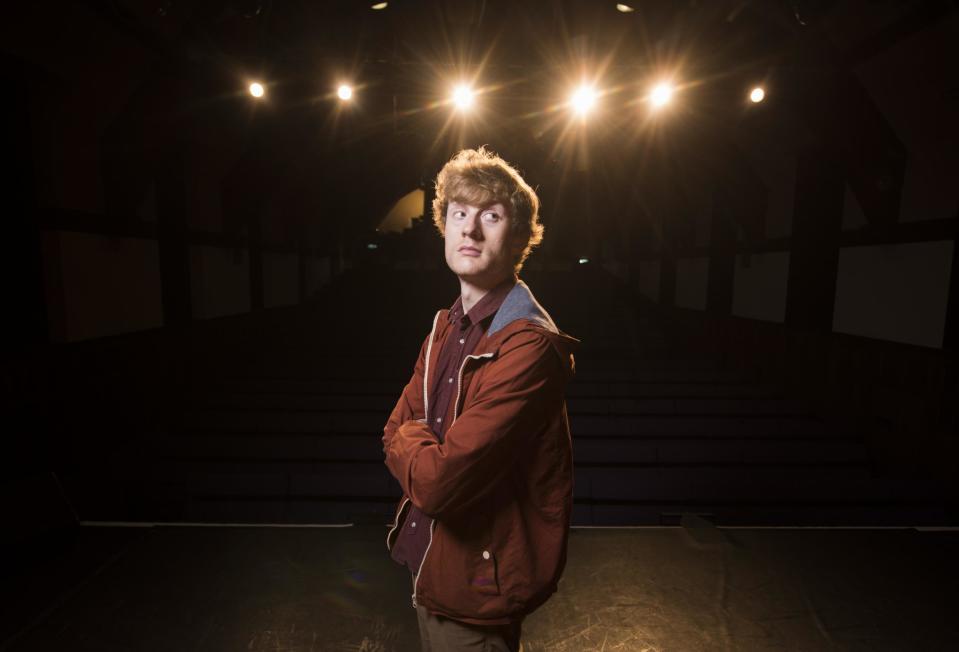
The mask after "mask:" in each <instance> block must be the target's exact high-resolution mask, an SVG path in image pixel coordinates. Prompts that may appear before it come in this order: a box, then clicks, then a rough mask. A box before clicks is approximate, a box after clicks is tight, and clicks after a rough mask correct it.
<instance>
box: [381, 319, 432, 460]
mask: <svg viewBox="0 0 959 652" xmlns="http://www.w3.org/2000/svg"><path fill="white" fill-rule="evenodd" d="M429 341H430V335H427V336H426V339H425V340H423V345H422V346H421V347H420V355H419V357H418V358H417V359H416V364H415V365H413V376H412V378H410V381H409V382H408V383H406V387H404V388H403V392H402V393H401V394H400V398H399V400H398V401H396V405H395V406H394V407H393V412H391V413H390V418H389V419H388V420H387V421H386V426H385V427H384V428H383V452H384V453H386V451H387V450H388V449H389V446H390V441H391V440H392V439H393V436H394V434H395V433H396V429H397V428H398V427H399V426H400V424H402V423H404V422H406V421H410V420H416V419H425V418H426V414H425V407H424V405H423V373H424V369H425V368H426V349H427V348H428V344H429Z"/></svg>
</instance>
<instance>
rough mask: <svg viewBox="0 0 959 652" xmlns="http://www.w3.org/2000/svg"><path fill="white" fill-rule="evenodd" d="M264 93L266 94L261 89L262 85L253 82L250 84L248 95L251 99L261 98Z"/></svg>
mask: <svg viewBox="0 0 959 652" xmlns="http://www.w3.org/2000/svg"><path fill="white" fill-rule="evenodd" d="M265 93H266V89H265V88H263V84H261V83H260V82H253V83H252V84H250V95H252V96H253V97H256V98H260V97H263V95H264V94H265Z"/></svg>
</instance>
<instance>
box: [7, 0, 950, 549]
mask: <svg viewBox="0 0 959 652" xmlns="http://www.w3.org/2000/svg"><path fill="white" fill-rule="evenodd" d="M634 8H635V9H636V11H634V12H632V13H621V12H619V11H617V10H616V8H615V5H614V3H611V2H577V1H572V0H566V1H560V0H557V1H553V2H541V3H516V2H505V1H498V0H489V1H486V2H484V1H482V0H458V1H453V0H451V1H448V2H416V1H400V0H397V1H395V2H390V3H389V6H388V7H387V8H386V9H384V10H380V11H374V10H372V9H371V8H370V3H369V2H352V1H351V2H346V1H334V2H321V3H320V2H317V3H314V2H305V1H301V2H295V1H291V2H278V1H274V2H270V1H268V0H259V1H257V0H248V1H227V0H209V1H204V2H190V3H187V2H177V1H174V0H163V1H160V0H150V1H140V0H116V1H113V2H97V1H89V2H76V3H45V2H40V3H17V4H15V5H11V6H7V7H5V8H4V9H3V10H2V11H3V20H2V21H0V34H2V42H0V57H2V58H0V61H2V64H3V65H2V66H0V71H2V84H0V89H2V101H0V110H2V112H3V113H2V120H0V132H2V137H3V140H2V142H3V150H2V152H3V156H4V158H5V160H6V172H5V174H3V175H2V180H0V184H2V187H3V198H4V201H5V203H6V206H7V209H6V210H5V211H4V217H5V219H4V227H3V228H4V230H5V237H4V238H3V243H4V254H3V256H2V261H3V268H2V273H0V278H2V279H3V281H2V282H3V302H4V320H3V323H4V335H3V358H4V365H3V375H2V378H3V383H4V385H3V397H4V398H3V400H4V402H5V407H6V410H5V412H6V415H7V416H6V418H5V427H4V435H3V444H4V455H3V465H4V471H5V473H4V483H5V485H4V486H5V489H4V504H5V505H6V509H7V514H8V520H9V521H10V522H11V523H12V524H13V526H14V527H13V528H12V534H11V535H9V536H8V539H7V540H8V542H13V544H16V545H21V544H22V543H23V542H25V541H34V540H36V537H38V536H39V537H42V536H43V533H45V532H49V531H50V529H51V528H56V527H61V526H62V527H68V528H69V527H75V526H76V524H77V523H78V522H83V523H89V522H103V521H145V522H155V521H162V522H167V521H190V522H195V521H207V522H260V523H263V522H268V523H276V522H279V523H312V522H320V523H324V522H333V523H340V522H357V521H362V520H363V519H366V520H369V521H372V522H377V523H382V522H386V521H388V520H389V519H390V518H391V514H392V508H393V501H394V500H395V498H396V497H397V487H396V485H395V484H394V483H393V482H392V480H391V479H390V478H389V476H388V474H387V473H386V471H385V469H384V468H383V467H382V464H381V453H380V449H379V446H380V444H379V436H380V432H381V428H382V424H383V423H384V421H385V418H386V415H387V414H388V413H389V410H390V409H391V407H392V405H393V402H394V401H395V399H396V396H397V395H398V393H399V391H400V389H401V388H402V386H403V384H404V383H405V381H406V379H407V377H408V374H409V372H410V369H411V364H412V361H413V359H414V357H415V354H416V351H417V350H418V347H419V344H420V342H421V341H422V338H423V336H424V335H425V334H426V332H427V331H428V329H429V324H430V321H431V319H432V315H433V312H434V311H435V310H436V309H438V308H441V307H446V306H448V305H449V304H450V303H452V301H453V299H454V298H455V296H456V293H457V289H458V288H457V285H456V282H455V279H454V278H453V277H452V275H450V274H449V273H448V270H447V269H446V268H445V265H444V263H443V259H442V243H441V239H440V238H439V237H438V235H437V234H436V232H435V230H434V228H433V227H432V225H431V223H430V220H429V219H428V218H427V219H425V220H421V219H413V220H412V221H409V220H407V221H406V222H404V221H403V220H402V219H401V220H399V222H398V223H399V224H400V227H399V228H398V229H397V228H395V225H396V224H397V221H396V220H392V221H391V220H385V218H386V216H387V214H388V213H389V212H390V210H391V208H392V207H393V206H394V205H395V204H396V203H397V202H398V201H399V200H401V199H402V198H404V197H406V200H405V205H409V204H410V203H412V204H413V205H414V211H413V213H412V215H413V216H415V215H419V214H422V212H423V210H422V206H428V203H429V201H430V200H431V192H432V179H433V178H434V177H435V174H436V172H437V171H438V170H439V168H440V167H441V166H442V164H443V163H444V162H445V161H446V160H447V159H448V158H449V157H450V156H451V155H452V154H453V153H455V152H456V151H457V150H458V149H459V148H460V147H463V146H478V145H481V144H486V145H488V146H489V147H490V148H492V149H494V150H495V151H497V152H499V153H500V154H502V155H503V156H504V157H505V158H506V159H507V160H509V161H511V162H512V163H514V164H515V165H516V166H517V167H518V168H519V169H520V170H521V171H522V172H523V174H524V175H525V176H526V178H527V179H528V180H529V181H530V182H531V183H532V184H533V185H534V186H535V187H536V188H537V190H538V192H539V194H540V197H541V199H542V203H543V211H542V219H543V222H544V224H545V225H546V239H545V242H544V244H543V246H542V247H540V248H539V249H538V250H537V251H535V252H534V254H533V255H532V257H531V258H530V260H529V262H528V263H527V265H526V269H525V270H524V273H523V278H525V279H526V280H527V281H528V282H529V283H530V285H531V287H532V288H533V291H534V292H535V293H536V294H537V296H538V297H539V298H540V299H541V301H542V302H543V303H544V305H545V306H546V307H547V309H548V310H550V312H551V313H552V314H553V316H554V318H555V319H556V321H557V322H558V323H559V325H560V327H561V328H563V330H565V331H567V332H569V333H570V334H572V335H573V336H575V337H578V338H580V339H581V340H582V342H583V343H582V348H581V351H580V354H579V356H578V364H577V367H578V370H579V374H578V376H577V380H576V381H574V383H573V385H572V386H571V388H570V402H569V409H570V415H571V423H572V431H573V438H574V446H575V450H576V461H577V474H578V475H577V496H576V513H575V519H576V522H577V523H579V524H650V523H652V524H660V523H664V524H671V523H675V522H677V521H678V519H679V518H680V516H681V515H682V514H684V513H695V514H700V515H702V516H703V517H705V518H710V519H713V520H714V521H716V522H719V523H739V524H762V523H779V524H833V525H835V524H864V525H877V524H897V525H903V524H905V525H914V524H928V525H946V524H955V521H956V510H955V480H954V478H955V477H956V469H957V467H956V454H957V450H959V449H957V445H956V444H957V439H956V438H957V421H956V407H955V405H956V399H957V371H956V347H957V345H959V339H957V337H959V336H957V327H959V326H957V325H959V298H957V291H956V283H955V282H954V279H955V276H956V271H955V270H956V263H955V258H954V248H955V238H956V233H957V224H959V215H957V211H959V194H957V193H959V191H957V183H956V182H957V180H959V138H957V133H959V127H957V124H959V121H957V119H956V118H957V106H959V105H957V101H959V96H957V93H959V70H957V68H959V67H957V65H956V62H957V61H959V50H957V47H959V46H957V43H959V12H957V5H956V3H955V2H947V1H943V2H918V1H916V2H911V1H906V0H902V1H871V2H870V1H865V0H861V1H853V0H849V1H839V0H791V1H787V0H778V1H772V0H771V1H769V2H759V1H741V0H735V1H733V0H717V1H715V2H704V1H693V0H690V1H683V2H671V1H665V0H655V1H654V0H650V1H644V2H636V3H634ZM662 79H671V80H672V81H673V83H674V84H675V85H676V89H677V90H676V94H675V96H674V100H673V102H672V103H671V104H669V105H667V106H666V107H663V109H661V110H660V111H653V110H652V109H651V107H650V104H649V102H648V99H647V95H648V92H649V88H650V86H651V85H652V84H653V83H654V82H657V81H659V80H662ZM253 80H258V81H260V82H262V83H263V84H264V86H265V87H266V94H265V96H264V97H263V98H261V99H254V98H253V97H251V95H250V94H249V93H248V92H247V87H248V84H249V83H250V82H251V81H253ZM461 80H473V83H474V85H475V87H476V88H477V89H478V90H479V91H480V92H479V94H478V95H477V100H476V107H475V110H474V111H472V112H470V113H467V114H463V113H457V112H456V111H454V110H453V108H452V107H451V106H450V104H449V102H448V96H449V92H450V89H451V86H452V84H453V83H455V82H457V81H461ZM343 81H348V82H350V83H352V84H353V86H354V89H355V94H354V98H353V100H352V101H351V102H349V103H344V102H340V101H339V100H338V99H337V98H336V96H335V89H336V86H337V85H338V84H339V83H341V82H343ZM581 81H589V82H591V83H594V84H595V86H596V88H597V89H598V90H599V92H600V97H599V101H598V103H597V107H596V110H595V111H594V112H593V113H591V114H590V115H589V116H588V117H587V118H586V119H584V120H578V119H574V118H572V117H571V116H570V113H569V110H568V107H567V106H566V105H565V102H566V98H567V95H568V93H569V92H570V90H571V89H572V88H573V87H574V86H575V85H576V84H578V83H580V82H581ZM755 85H762V86H763V87H764V88H765V89H766V99H765V101H764V102H762V103H759V104H752V103H750V102H749V101H748V100H747V95H748V93H749V90H750V89H751V88H752V87H753V86H755ZM410 193H413V194H412V195H409V194H410ZM408 195H409V196H408ZM417 206H418V207H419V210H415V208H416V207H417ZM408 217H410V215H408V216H407V218H408ZM403 227H406V228H403ZM391 229H392V230H391Z"/></svg>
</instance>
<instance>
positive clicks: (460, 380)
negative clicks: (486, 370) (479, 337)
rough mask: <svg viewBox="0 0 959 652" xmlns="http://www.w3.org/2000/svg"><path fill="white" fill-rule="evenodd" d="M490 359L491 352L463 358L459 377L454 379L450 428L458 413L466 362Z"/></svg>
mask: <svg viewBox="0 0 959 652" xmlns="http://www.w3.org/2000/svg"><path fill="white" fill-rule="evenodd" d="M492 357H493V352H492V351H490V352H489V353H483V354H481V355H468V356H466V357H465V358H463V364H461V365H460V372H459V375H458V376H457V377H456V401H455V402H454V403H453V420H452V421H451V422H450V426H451V427H452V425H453V424H454V423H456V417H457V415H458V413H459V407H460V392H461V391H462V389H463V369H465V368H466V361H467V360H481V359H483V358H492Z"/></svg>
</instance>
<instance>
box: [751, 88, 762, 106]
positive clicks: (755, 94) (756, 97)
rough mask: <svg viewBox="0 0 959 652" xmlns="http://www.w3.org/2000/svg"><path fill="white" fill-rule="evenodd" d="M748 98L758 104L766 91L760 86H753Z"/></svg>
mask: <svg viewBox="0 0 959 652" xmlns="http://www.w3.org/2000/svg"><path fill="white" fill-rule="evenodd" d="M749 99H750V100H751V101H752V102H753V103H754V104H759V103H760V102H762V101H763V100H764V99H766V91H764V90H763V89H762V88H761V87H759V86H757V87H756V88H754V89H753V90H752V92H751V93H750V94H749Z"/></svg>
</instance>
